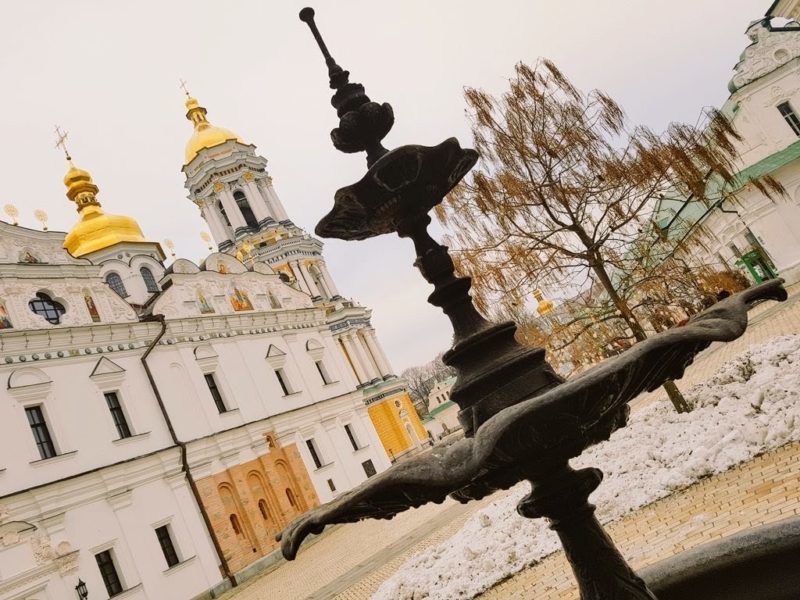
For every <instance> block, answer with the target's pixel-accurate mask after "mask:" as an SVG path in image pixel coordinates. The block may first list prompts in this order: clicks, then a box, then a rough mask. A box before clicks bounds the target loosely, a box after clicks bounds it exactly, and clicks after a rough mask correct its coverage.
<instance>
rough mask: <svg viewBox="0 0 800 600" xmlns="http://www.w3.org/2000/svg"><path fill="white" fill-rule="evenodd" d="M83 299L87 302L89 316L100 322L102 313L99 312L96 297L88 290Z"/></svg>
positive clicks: (95, 321)
mask: <svg viewBox="0 0 800 600" xmlns="http://www.w3.org/2000/svg"><path fill="white" fill-rule="evenodd" d="M83 300H84V301H85V302H86V308H87V309H88V310H89V316H90V317H92V321H93V322H94V323H99V322H100V313H99V312H97V305H96V304H95V303H94V298H92V297H91V295H89V293H88V292H85V293H84V294H83Z"/></svg>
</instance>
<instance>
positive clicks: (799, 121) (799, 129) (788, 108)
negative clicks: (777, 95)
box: [778, 101, 800, 137]
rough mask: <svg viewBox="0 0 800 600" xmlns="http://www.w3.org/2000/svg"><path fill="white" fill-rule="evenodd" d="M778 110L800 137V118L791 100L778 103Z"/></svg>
mask: <svg viewBox="0 0 800 600" xmlns="http://www.w3.org/2000/svg"><path fill="white" fill-rule="evenodd" d="M778 112H779V113H781V116H782V117H783V120H784V121H786V124H787V125H789V127H791V128H792V131H793V132H794V134H795V135H796V136H798V137H800V118H798V117H797V114H795V112H794V109H793V108H792V105H791V104H789V102H788V101H787V102H781V103H780V104H778Z"/></svg>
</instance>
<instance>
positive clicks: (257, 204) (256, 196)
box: [242, 171, 272, 223]
mask: <svg viewBox="0 0 800 600" xmlns="http://www.w3.org/2000/svg"><path fill="white" fill-rule="evenodd" d="M242 179H243V180H244V187H245V188H246V189H247V202H248V203H249V204H250V209H251V210H252V211H253V214H254V215H255V217H256V220H257V221H258V222H259V223H261V221H263V220H264V219H266V218H267V217H270V216H272V215H270V214H269V207H268V206H267V202H266V200H265V198H264V194H262V193H261V190H259V189H258V186H257V185H256V183H255V181H253V174H252V173H250V172H249V171H248V172H247V173H245V174H244V175H243V176H242Z"/></svg>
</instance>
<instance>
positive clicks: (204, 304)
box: [197, 290, 216, 315]
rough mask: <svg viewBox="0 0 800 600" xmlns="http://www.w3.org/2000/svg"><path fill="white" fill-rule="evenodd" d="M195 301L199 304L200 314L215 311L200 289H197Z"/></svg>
mask: <svg viewBox="0 0 800 600" xmlns="http://www.w3.org/2000/svg"><path fill="white" fill-rule="evenodd" d="M197 303H198V304H199V305H200V314H203V315H209V314H211V313H213V312H216V311H215V310H214V307H213V306H211V305H210V304H209V303H208V300H206V296H205V294H203V292H202V291H200V290H197Z"/></svg>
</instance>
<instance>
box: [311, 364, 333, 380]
mask: <svg viewBox="0 0 800 600" xmlns="http://www.w3.org/2000/svg"><path fill="white" fill-rule="evenodd" d="M314 365H315V366H316V367H317V372H318V373H319V376H320V377H321V378H322V383H323V384H324V385H328V384H329V383H333V381H332V380H331V376H330V374H329V373H328V369H326V368H325V363H324V362H322V359H320V360H315V361H314Z"/></svg>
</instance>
